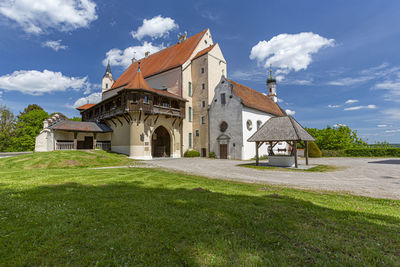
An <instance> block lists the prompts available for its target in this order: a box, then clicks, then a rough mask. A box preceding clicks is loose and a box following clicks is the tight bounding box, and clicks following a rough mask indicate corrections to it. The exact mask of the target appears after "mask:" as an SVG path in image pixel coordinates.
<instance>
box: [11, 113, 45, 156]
mask: <svg viewBox="0 0 400 267" xmlns="http://www.w3.org/2000/svg"><path fill="white" fill-rule="evenodd" d="M48 117H49V115H48V114H47V112H46V111H44V110H43V109H33V110H30V111H29V112H27V113H23V112H22V113H21V114H20V115H19V116H18V121H17V124H16V127H15V131H14V136H13V137H12V139H11V147H10V149H9V150H11V151H32V150H34V148H35V138H36V136H37V135H38V134H39V133H40V131H41V130H42V129H43V121H44V120H45V119H47V118H48Z"/></svg>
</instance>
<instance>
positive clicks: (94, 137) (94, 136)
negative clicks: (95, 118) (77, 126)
mask: <svg viewBox="0 0 400 267" xmlns="http://www.w3.org/2000/svg"><path fill="white" fill-rule="evenodd" d="M96 137H97V133H93V149H96V145H97V139H96Z"/></svg>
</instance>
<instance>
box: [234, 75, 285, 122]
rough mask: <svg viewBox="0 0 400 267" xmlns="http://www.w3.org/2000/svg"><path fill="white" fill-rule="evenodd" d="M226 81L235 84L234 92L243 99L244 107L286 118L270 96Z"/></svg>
mask: <svg viewBox="0 0 400 267" xmlns="http://www.w3.org/2000/svg"><path fill="white" fill-rule="evenodd" d="M226 80H227V81H228V82H230V83H232V84H233V91H234V92H235V94H236V95H237V96H238V97H240V98H241V99H242V103H243V105H245V106H247V107H249V108H254V109H257V110H260V111H264V112H267V113H270V114H272V115H275V116H285V114H284V112H283V111H282V109H281V108H280V107H279V105H278V104H277V103H275V102H274V101H273V100H272V99H271V98H269V97H268V96H266V95H264V94H262V93H260V92H258V91H256V90H254V89H251V88H249V87H247V86H244V85H242V84H240V83H237V82H234V81H232V80H229V79H226Z"/></svg>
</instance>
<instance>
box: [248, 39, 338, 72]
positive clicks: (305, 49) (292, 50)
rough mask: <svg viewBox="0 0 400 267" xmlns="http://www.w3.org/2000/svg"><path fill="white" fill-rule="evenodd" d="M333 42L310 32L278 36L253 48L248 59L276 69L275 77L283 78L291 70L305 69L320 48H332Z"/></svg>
mask: <svg viewBox="0 0 400 267" xmlns="http://www.w3.org/2000/svg"><path fill="white" fill-rule="evenodd" d="M334 42H335V40H334V39H327V38H324V37H322V36H320V35H318V34H315V33H312V32H302V33H298V34H287V33H284V34H279V35H277V36H274V37H272V38H271V39H270V40H269V41H265V40H264V41H260V42H259V43H258V44H257V45H255V46H253V48H252V49H251V53H250V59H252V60H257V61H258V62H259V63H260V64H262V65H263V66H264V67H267V66H269V65H272V66H273V67H275V68H278V71H277V72H276V74H277V75H281V76H284V75H286V74H288V73H289V72H290V71H293V70H294V71H299V70H305V69H307V67H308V65H309V64H310V63H311V62H312V55H313V54H315V53H317V52H318V51H319V50H320V49H321V48H324V47H329V46H334Z"/></svg>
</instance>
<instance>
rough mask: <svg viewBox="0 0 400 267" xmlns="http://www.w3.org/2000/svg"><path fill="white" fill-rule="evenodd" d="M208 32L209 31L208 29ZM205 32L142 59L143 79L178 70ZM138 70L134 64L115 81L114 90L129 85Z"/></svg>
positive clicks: (136, 64)
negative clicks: (174, 69)
mask: <svg viewBox="0 0 400 267" xmlns="http://www.w3.org/2000/svg"><path fill="white" fill-rule="evenodd" d="M207 30H208V29H207ZM207 30H204V31H202V32H200V33H198V34H195V35H193V36H191V37H189V38H188V39H186V40H185V41H183V42H182V43H177V44H174V45H172V46H170V47H167V48H165V49H163V50H161V51H159V52H157V53H154V54H151V55H150V56H148V57H147V58H143V59H141V60H140V61H141V63H140V69H141V71H142V72H143V77H144V78H147V77H149V76H152V75H155V74H157V73H161V72H164V71H167V70H170V69H173V68H176V67H178V66H180V65H182V64H183V63H185V62H186V61H187V60H188V59H189V58H190V56H191V55H192V54H193V51H194V50H195V48H196V47H197V45H198V43H199V42H200V40H201V38H203V36H204V34H205V33H206V32H207ZM137 70H138V62H134V63H132V64H131V65H130V66H129V67H128V68H127V69H126V70H125V72H124V73H122V75H121V76H120V77H119V78H118V79H117V80H116V81H115V83H114V84H113V86H112V88H111V90H112V89H114V88H118V87H121V86H125V85H127V84H128V83H129V82H130V81H131V79H132V78H133V76H134V75H135V73H136V72H137Z"/></svg>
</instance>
